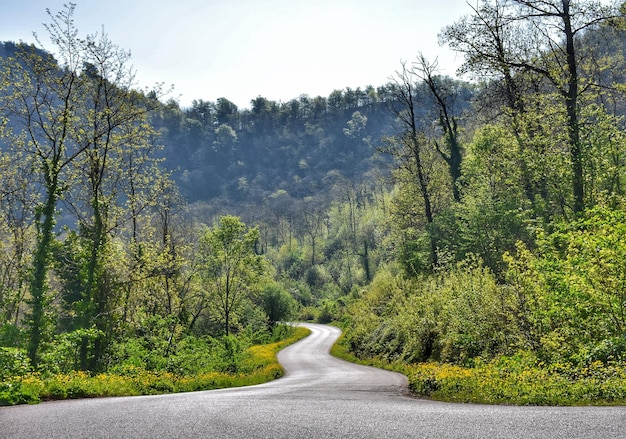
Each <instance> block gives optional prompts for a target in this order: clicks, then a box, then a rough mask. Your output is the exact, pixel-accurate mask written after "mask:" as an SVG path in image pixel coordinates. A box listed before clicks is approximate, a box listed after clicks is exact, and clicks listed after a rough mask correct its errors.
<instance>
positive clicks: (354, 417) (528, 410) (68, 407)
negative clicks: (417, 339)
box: [0, 325, 626, 439]
mask: <svg viewBox="0 0 626 439" xmlns="http://www.w3.org/2000/svg"><path fill="white" fill-rule="evenodd" d="M306 326H307V327H309V328H310V329H311V331H312V334H311V335H310V336H309V337H307V338H305V339H304V340H302V341H300V342H299V343H296V344H294V345H292V346H290V347H288V348H287V349H285V350H283V351H282V352H281V353H280V354H279V360H280V361H281V363H282V364H283V366H284V367H285V370H286V371H287V374H286V376H285V377H283V378H281V379H279V380H276V381H273V382H271V383H267V384H263V385H259V386H252V387H243V388H236V389H224V390H214V391H207V392H194V393H182V394H174V395H161V396H140V397H127V398H99V399H85V400H74V401H56V402H45V403H41V404H38V405H31V406H28V405H25V406H15V407H2V408H0V438H11V439H22V438H24V439H36V438H46V439H49V438H59V439H66V438H272V439H277V438H302V439H304V438H312V439H313V438H381V439H384V438H507V439H510V438H520V439H521V438H523V439H529V438H542V439H543V438H563V439H572V438H601V439H611V438H622V439H623V438H626V408H624V407H595V408H594V407H575V408H568V407H560V408H559V407H512V406H486V405H474V404H446V403H440V402H433V401H427V400H421V399H416V398H413V397H411V396H408V395H407V393H406V380H405V378H404V377H403V376H402V375H398V374H395V373H391V372H386V371H381V370H378V369H374V368H369V367H363V366H357V365H353V364H350V363H346V362H344V361H341V360H338V359H336V358H333V357H331V356H330V355H328V351H329V349H330V346H331V345H332V344H333V342H334V341H335V340H336V339H337V337H338V336H339V330H338V329H336V328H333V327H329V326H324V325H306Z"/></svg>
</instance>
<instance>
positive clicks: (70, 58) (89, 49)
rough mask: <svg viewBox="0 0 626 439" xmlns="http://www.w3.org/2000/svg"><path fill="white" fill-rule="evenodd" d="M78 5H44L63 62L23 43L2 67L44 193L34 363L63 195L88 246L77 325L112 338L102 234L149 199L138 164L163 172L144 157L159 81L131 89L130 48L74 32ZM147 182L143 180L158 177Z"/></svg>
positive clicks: (8, 105)
mask: <svg viewBox="0 0 626 439" xmlns="http://www.w3.org/2000/svg"><path fill="white" fill-rule="evenodd" d="M74 8H75V5H74V4H69V5H66V6H65V9H64V10H62V11H61V12H59V13H57V14H55V15H53V14H52V13H51V12H50V11H48V15H49V16H50V19H51V22H50V23H49V24H47V25H45V28H46V30H47V32H48V34H49V36H50V39H51V41H52V43H53V45H54V47H55V49H56V50H55V52H56V56H57V57H58V58H59V60H60V63H58V62H57V61H56V60H55V59H54V58H53V57H52V56H51V55H49V54H47V53H46V52H43V53H42V52H41V51H39V50H36V49H35V48H34V47H26V46H23V48H22V50H21V52H18V54H17V55H16V57H15V58H12V59H9V60H8V61H7V63H6V65H5V67H4V68H3V69H2V72H1V73H2V87H3V92H2V96H3V106H2V107H3V111H4V112H5V114H6V115H7V116H8V118H9V119H10V120H11V121H12V128H13V130H12V133H11V134H10V136H9V143H10V145H11V148H14V149H15V153H16V154H22V155H23V156H24V159H25V160H26V161H27V163H28V167H30V169H33V170H34V172H33V178H32V180H31V182H30V183H31V184H33V185H39V187H37V189H35V190H34V192H35V193H38V194H40V199H39V200H38V201H37V205H36V208H35V213H34V223H35V226H36V230H37V237H36V250H35V252H34V256H33V262H32V266H33V268H32V276H31V280H30V293H31V299H30V314H29V319H28V325H29V328H30V333H29V348H28V351H29V356H30V358H31V361H32V362H33V364H34V365H35V366H36V365H37V363H38V359H39V358H38V357H39V351H40V345H41V343H42V340H43V337H44V335H45V330H46V327H45V326H46V319H45V312H46V308H47V306H48V304H49V300H50V297H49V288H48V285H47V280H48V272H49V269H50V266H51V260H50V254H51V250H52V247H53V245H54V241H55V236H54V234H55V223H56V217H55V216H56V215H57V213H58V205H59V203H60V202H61V201H62V202H63V206H64V207H65V208H66V209H65V211H64V213H67V212H71V213H74V214H75V215H76V219H77V220H78V225H79V228H80V233H81V237H82V244H81V245H83V246H88V247H89V258H87V260H86V262H85V263H86V266H85V267H84V270H85V273H86V281H85V283H84V284H83V286H84V291H83V293H84V298H83V300H82V302H83V305H84V306H83V307H82V310H83V311H84V313H83V314H82V315H80V316H78V317H79V319H80V320H81V321H82V323H81V325H80V326H81V327H84V328H87V329H88V328H91V327H92V326H95V328H96V329H97V330H98V331H100V333H102V334H103V335H105V336H106V339H107V340H108V339H110V335H111V334H110V333H109V331H108V330H107V328H109V327H111V325H110V324H109V323H110V319H111V313H110V309H109V295H110V294H111V284H110V281H111V279H110V276H109V275H108V274H107V272H108V271H109V270H107V268H106V267H105V262H104V261H105V259H106V252H107V247H108V244H109V242H108V238H109V236H110V234H111V232H112V231H113V230H114V229H116V228H117V227H120V226H121V225H122V224H123V223H124V222H125V221H126V220H128V219H129V217H130V216H132V214H133V213H134V212H136V209H137V208H140V207H139V204H141V203H139V204H138V203H137V201H138V198H137V197H138V196H139V194H140V193H141V194H142V196H143V197H144V198H143V199H144V200H145V201H144V202H143V205H144V207H145V206H146V205H149V204H151V202H152V201H153V199H151V200H146V197H147V196H148V195H147V194H148V193H147V192H146V191H139V190H137V188H138V185H137V182H138V181H139V179H138V177H137V174H138V173H140V171H138V170H139V169H143V170H144V171H148V172H149V173H150V174H145V175H159V174H158V173H155V172H154V168H152V169H148V166H146V165H145V164H146V163H147V162H150V159H149V158H147V157H149V156H150V155H151V154H152V152H153V142H152V138H153V137H154V133H153V131H152V130H151V129H150V128H149V127H148V126H147V124H146V117H147V114H148V112H149V111H150V110H151V109H153V108H155V106H156V105H157V104H158V99H159V98H160V97H162V93H161V90H160V89H156V90H153V91H152V92H151V97H150V98H146V96H145V95H143V94H141V93H139V92H137V91H134V90H133V86H134V72H133V71H132V68H130V67H129V64H128V61H129V59H130V54H129V53H127V52H124V51H122V50H120V49H119V47H118V46H116V45H114V44H112V43H111V41H110V40H109V39H108V37H107V36H106V34H104V32H103V33H101V34H94V35H89V36H87V37H86V38H85V39H81V38H78V36H77V35H78V31H77V29H76V27H75V25H74V21H73V15H74ZM39 44H41V43H39ZM16 156H18V155H16ZM152 163H154V162H153V161H152ZM152 183H153V184H149V185H144V188H145V187H149V188H152V187H159V185H157V184H154V180H153V181H152ZM126 184H128V186H126V187H124V185H126ZM133 184H134V185H135V188H134V189H132V186H133ZM133 192H134V197H135V198H133V195H132V193H133ZM152 194H154V193H152ZM126 203H128V204H134V209H131V210H130V211H131V214H130V215H129V214H128V210H125V211H124V213H122V210H124V209H123V207H127V206H128V205H126ZM125 205H126V206H125ZM105 343H106V341H105V339H104V338H101V339H98V340H96V343H95V355H94V359H95V361H96V362H97V361H98V358H99V357H101V355H102V353H103V348H102V347H103V345H104V344H105ZM83 353H84V352H83ZM83 365H85V364H84V362H83ZM91 366H94V365H93V364H92V365H91Z"/></svg>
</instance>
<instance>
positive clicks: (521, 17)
mask: <svg viewBox="0 0 626 439" xmlns="http://www.w3.org/2000/svg"><path fill="white" fill-rule="evenodd" d="M484 5H485V6H484V7H483V8H481V9H476V10H475V13H476V18H475V19H474V20H471V21H468V20H467V19H465V20H462V21H461V22H460V24H459V25H453V26H452V27H449V28H447V29H446V30H445V31H444V34H443V39H444V41H446V42H448V43H449V44H450V45H451V46H452V47H453V48H455V49H457V50H459V51H461V52H462V53H464V54H465V56H466V63H465V68H466V69H467V70H468V71H473V72H474V73H480V71H481V70H484V69H487V70H490V69H491V71H492V72H493V71H494V70H495V71H497V72H499V73H501V74H503V75H504V78H505V83H506V84H507V90H508V91H509V98H510V99H515V97H516V94H515V90H514V88H513V86H514V84H515V83H514V81H513V77H512V76H511V74H512V72H515V71H517V72H528V73H530V74H533V75H536V76H537V77H539V78H542V79H543V80H544V82H545V83H546V85H548V84H549V85H550V86H551V87H552V88H553V90H555V91H556V93H557V94H558V95H559V97H560V102H561V105H562V108H563V113H564V115H565V127H564V128H565V130H566V133H567V138H566V146H567V149H568V152H569V158H570V166H571V172H570V174H571V194H572V198H573V203H572V210H573V211H574V212H575V213H579V212H581V211H582V210H583V209H584V208H585V163H586V158H585V148H584V145H583V142H582V141H581V129H582V126H583V121H582V120H581V109H580V106H581V98H582V96H583V95H584V93H585V92H587V91H589V90H591V89H593V87H592V85H593V84H591V83H589V82H588V81H586V80H585V78H583V77H582V76H581V70H580V67H581V63H582V60H583V57H584V56H585V52H584V50H583V48H582V47H581V45H580V39H581V38H582V36H583V35H584V33H585V32H586V31H587V30H590V29H593V28H595V27H597V26H599V25H600V24H601V23H603V22H606V21H608V20H610V19H612V18H613V17H614V15H615V14H614V12H613V9H612V8H611V7H608V6H604V5H602V4H601V3H599V2H595V1H590V0H581V1H572V0H505V1H502V2H498V1H496V6H495V7H494V8H492V9H490V7H489V6H488V3H487V2H485V3H484ZM485 18H486V19H485ZM463 29H469V30H470V31H471V33H470V34H469V35H468V34H464V33H463ZM520 29H522V30H523V32H521V33H520V32H519V31H520ZM494 31H496V32H494ZM516 32H517V33H516ZM471 36H479V37H480V38H476V39H473V38H471ZM486 41H489V43H487V44H486V43H485V42H486ZM511 104H512V105H517V104H516V103H515V101H514V100H512V101H511Z"/></svg>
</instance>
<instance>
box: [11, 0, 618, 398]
mask: <svg viewBox="0 0 626 439" xmlns="http://www.w3.org/2000/svg"><path fill="white" fill-rule="evenodd" d="M625 10H626V9H625V8H624V7H623V6H622V7H621V8H614V7H610V6H604V5H603V4H600V3H595V2H592V1H589V0H581V1H577V2H574V1H570V0H556V1H553V0H548V1H536V0H496V1H487V0H485V1H481V2H480V3H478V4H477V5H476V6H474V7H472V11H471V13H470V14H468V15H467V16H464V17H461V18H458V19H457V20H456V21H454V17H452V19H451V24H450V25H449V26H446V27H445V28H444V29H442V30H441V33H440V35H439V38H440V41H441V44H442V45H447V46H449V47H451V48H452V49H454V50H455V51H457V52H458V53H459V55H460V56H462V57H463V59H464V63H463V65H462V68H461V70H460V72H459V73H460V74H461V76H460V78H463V79H456V78H452V77H449V76H444V75H442V74H441V73H440V71H439V69H438V65H437V61H436V60H429V59H426V58H425V57H424V56H423V55H421V54H420V53H419V48H416V57H415V60H414V61H410V62H404V63H400V62H399V64H398V70H397V71H396V72H390V81H389V83H387V84H383V85H379V86H376V87H374V86H371V87H367V88H365V89H361V88H356V89H350V88H346V89H343V90H335V91H333V92H332V93H331V94H330V95H329V96H327V97H322V96H316V97H311V96H307V95H302V96H299V97H297V98H294V99H293V100H291V101H288V102H275V101H271V100H268V99H266V98H264V97H261V96H258V97H256V98H254V99H252V100H251V102H250V108H249V109H240V108H237V106H236V105H234V104H233V103H232V102H230V101H229V100H228V99H227V98H221V99H218V100H217V102H207V101H203V100H196V101H194V102H193V104H192V105H191V107H189V108H181V107H180V105H179V104H178V103H177V102H176V101H175V100H174V99H172V98H171V96H170V95H169V91H168V90H165V89H162V88H159V87H156V88H154V89H150V90H139V89H137V88H136V87H135V84H134V73H133V70H132V68H131V65H130V54H129V53H127V52H125V51H124V50H123V49H122V48H120V47H119V46H117V45H116V44H115V43H113V42H111V41H110V40H109V39H108V37H107V35H106V34H104V33H99V34H93V35H91V36H88V37H86V38H85V39H83V38H80V37H78V33H77V30H76V28H75V27H74V23H73V20H72V17H73V12H74V5H70V6H67V7H66V9H64V10H63V11H61V12H59V13H58V14H50V23H49V24H48V25H47V27H46V29H47V30H48V32H49V33H50V37H51V40H52V41H53V42H54V43H55V46H56V47H53V48H47V49H46V48H45V47H34V46H28V45H25V44H21V43H12V42H5V43H2V44H1V45H0V324H1V326H0V346H1V347H0V378H1V379H2V381H3V382H2V383H1V384H0V403H7V404H8V403H17V402H28V401H32V400H38V397H36V396H33V395H31V396H28V392H34V391H33V390H32V386H31V387H29V384H28V383H29V381H28V380H44V381H45V380H46V379H51V378H50V377H59V376H75V375H76V374H77V373H83V374H85V376H99V375H98V374H109V376H118V377H124V376H147V375H150V376H161V377H162V375H159V374H162V373H167V374H170V375H168V376H170V377H178V378H180V377H191V376H199V375H201V374H209V373H224V374H231V375H232V374H237V373H244V372H249V370H251V367H252V366H250V364H252V363H253V362H254V361H253V359H252V357H250V354H249V349H248V348H249V347H250V346H252V345H256V344H263V343H270V342H275V341H278V340H281V339H284V338H286V337H289V336H291V335H292V334H291V332H290V331H289V330H288V328H287V327H285V326H283V325H282V324H281V322H285V321H289V320H294V319H298V320H316V321H318V322H323V323H329V322H334V323H336V324H339V325H340V326H341V327H342V328H343V330H344V336H343V339H342V341H341V349H344V350H345V352H344V353H343V355H344V356H347V357H351V358H353V359H358V360H359V361H369V362H374V363H375V364H377V365H380V366H383V367H391V368H395V369H397V370H402V371H404V372H405V373H407V374H408V375H409V380H410V381H411V386H412V389H413V390H414V391H415V392H417V393H418V394H421V395H428V396H432V397H441V398H444V399H445V398H447V399H456V400H463V401H468V400H472V401H480V402H505V403H531V404H546V403H550V404H575V403H622V404H623V403H625V402H626V204H625V202H626V125H625V119H624V118H625V116H626V105H625V102H626V101H625V97H626V95H625V93H626V64H625V60H624V53H625V50H626V21H625V18H624V15H623V14H624V11H625ZM51 53H55V56H52V55H51ZM420 367H421V369H420ZM476 371H480V374H481V376H482V377H483V378H484V377H490V376H493V377H494V378H493V380H492V381H489V382H484V381H480V380H479V378H477V377H476V375H472V374H473V373H475V372H476ZM494 371H496V372H494ZM546 371H547V372H546ZM522 373H526V374H527V377H526V378H523V377H522ZM72 374H74V375H72ZM490 374H493V375H490ZM503 376H506V377H509V378H510V380H509V381H506V380H505V381H503V382H500V381H497V380H496V378H495V377H500V378H502V377H503ZM468 377H469V378H468ZM520 377H522V378H520ZM529 377H530V378H529ZM168 379H169V378H168ZM172 379H173V378H172ZM485 379H486V378H485ZM490 379H491V378H490ZM472 380H473V381H472ZM61 381H62V380H61ZM157 381H158V380H157ZM496 381H497V383H496ZM159 382H160V381H159ZM155 386H156V387H154V388H153V389H152V390H155V389H157V390H159V389H158V385H155ZM464 386H466V387H464ZM523 386H525V387H523ZM546 386H552V388H561V389H563V392H562V393H558V394H556V393H555V394H549V392H546ZM174 387H175V386H174ZM172 388H173V387H172ZM172 388H168V387H167V386H165V388H163V389H160V390H162V391H168V390H169V391H171V390H172ZM513 388H514V390H511V389H513ZM29 389H30V390H29ZM478 389H481V391H484V392H488V393H489V394H488V395H487V396H484V395H483V396H480V397H479V396H476V392H478ZM516 392H517V393H516ZM555 392H556V391H555ZM568 392H569V393H568ZM70 393H71V392H70ZM513 394H515V396H510V395H513ZM566 394H567V395H566ZM40 395H43V396H41V397H43V398H46V397H55V396H56V397H58V396H59V395H61V396H63V395H64V396H65V397H67V396H68V391H67V390H65V393H64V394H63V392H60V393H59V395H55V394H54V392H51V391H49V390H48V393H40ZM455 395H456V396H455ZM69 396H70V397H71V396H72V395H69ZM75 396H81V393H80V392H78V394H75ZM29 398H30V399H29ZM516 398H517V399H516Z"/></svg>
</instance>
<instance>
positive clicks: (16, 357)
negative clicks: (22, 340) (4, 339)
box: [0, 347, 32, 381]
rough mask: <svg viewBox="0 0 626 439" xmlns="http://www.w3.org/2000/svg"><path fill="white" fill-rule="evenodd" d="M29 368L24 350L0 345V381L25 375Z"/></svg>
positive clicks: (28, 361)
mask: <svg viewBox="0 0 626 439" xmlns="http://www.w3.org/2000/svg"><path fill="white" fill-rule="evenodd" d="M31 370H32V368H31V365H30V360H29V358H28V355H27V354H26V350H24V349H18V348H6V347H0V381H4V380H6V379H8V378H11V377H19V376H23V375H26V374H27V373H29V372H30V371H31Z"/></svg>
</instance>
